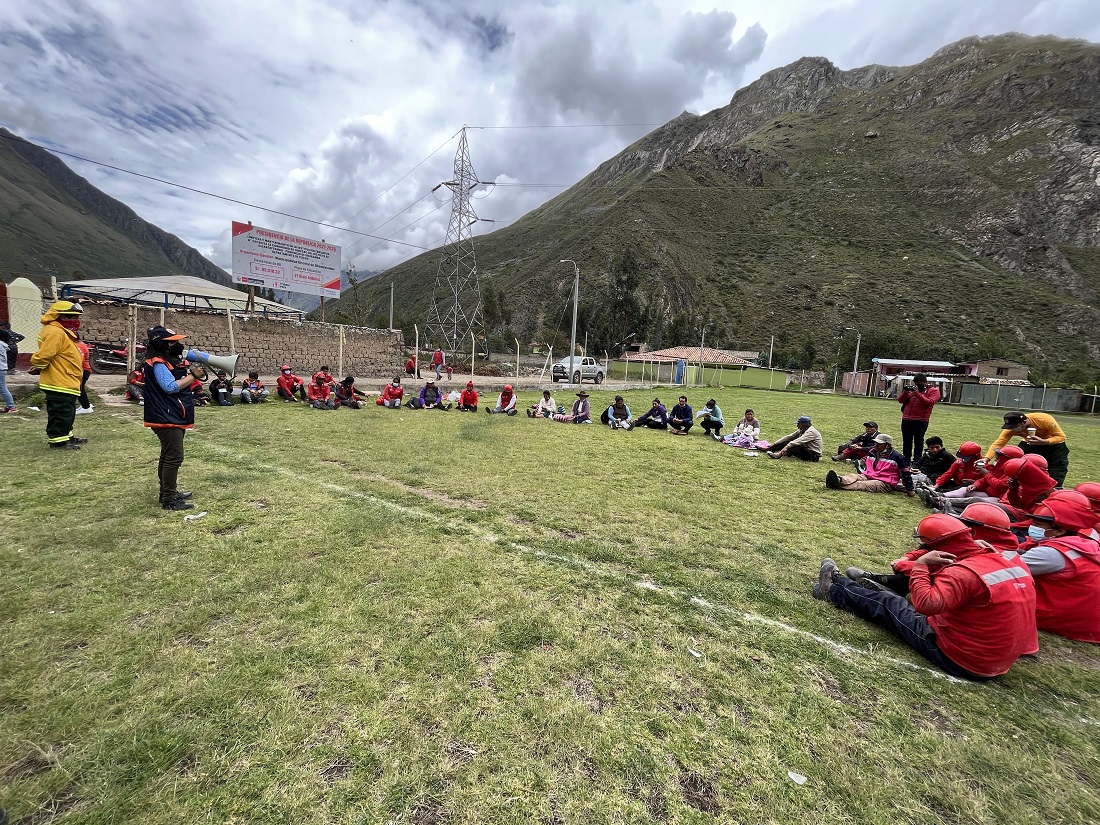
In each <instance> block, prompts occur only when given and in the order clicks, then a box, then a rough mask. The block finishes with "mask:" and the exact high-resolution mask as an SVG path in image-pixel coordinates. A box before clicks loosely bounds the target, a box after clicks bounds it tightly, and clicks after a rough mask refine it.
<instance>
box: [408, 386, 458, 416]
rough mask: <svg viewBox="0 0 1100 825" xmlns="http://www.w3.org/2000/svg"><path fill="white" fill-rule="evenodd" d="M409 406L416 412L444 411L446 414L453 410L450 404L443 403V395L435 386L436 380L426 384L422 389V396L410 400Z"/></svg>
mask: <svg viewBox="0 0 1100 825" xmlns="http://www.w3.org/2000/svg"><path fill="white" fill-rule="evenodd" d="M409 406H410V407H412V408H413V409H414V410H443V411H444V412H446V411H447V410H449V409H450V408H451V405H450V404H445V403H444V402H443V393H442V392H440V391H439V387H437V386H436V385H435V379H434V378H429V379H427V380H426V381H425V382H424V386H423V387H421V388H420V395H419V396H417V397H416V398H412V399H410V400H409Z"/></svg>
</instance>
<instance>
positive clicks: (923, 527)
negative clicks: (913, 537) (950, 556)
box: [917, 513, 970, 547]
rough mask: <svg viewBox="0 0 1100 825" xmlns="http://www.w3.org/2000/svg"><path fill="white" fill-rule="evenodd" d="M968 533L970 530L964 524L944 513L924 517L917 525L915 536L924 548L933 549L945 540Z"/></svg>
mask: <svg viewBox="0 0 1100 825" xmlns="http://www.w3.org/2000/svg"><path fill="white" fill-rule="evenodd" d="M969 532H970V529H969V528H968V527H967V526H966V525H965V524H963V523H962V522H961V521H959V520H958V519H957V518H955V517H954V516H948V515H946V514H944V513H936V514H935V515H931V516H925V517H924V518H922V519H921V520H920V524H918V525H917V535H918V536H919V537H920V540H921V544H923V545H925V546H926V547H935V546H936V545H937V544H939V543H940V542H941V541H944V540H945V539H949V538H951V537H952V536H960V535H962V534H964V533H969Z"/></svg>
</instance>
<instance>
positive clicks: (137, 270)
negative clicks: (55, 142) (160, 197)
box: [0, 129, 230, 284]
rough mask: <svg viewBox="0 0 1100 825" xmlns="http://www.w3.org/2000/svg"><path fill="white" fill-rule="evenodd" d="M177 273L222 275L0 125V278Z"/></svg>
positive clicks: (225, 280) (223, 280)
mask: <svg viewBox="0 0 1100 825" xmlns="http://www.w3.org/2000/svg"><path fill="white" fill-rule="evenodd" d="M76 271H80V272H82V273H83V274H84V277H86V278H119V277H136V276H145V277H148V276H151V275H174V274H185V275H195V276H198V277H200V278H206V279H207V280H210V281H215V282H217V283H220V284H229V283H230V277H229V275H228V274H227V273H226V272H225V271H224V270H222V269H220V268H218V267H216V266H214V264H212V263H210V261H208V260H207V259H206V258H204V257H203V256H202V255H200V254H199V252H198V251H197V250H195V249H193V248H191V247H190V246H188V245H187V244H185V243H184V242H183V241H181V240H180V239H179V238H177V237H176V236H175V235H171V234H169V233H168V232H165V231H164V230H163V229H160V228H159V227H156V226H154V225H153V224H151V223H147V222H146V221H144V220H142V219H141V218H140V217H139V216H138V215H137V213H136V212H134V210H132V209H131V208H130V207H128V206H126V204H124V203H122V202H120V201H117V200H115V199H114V198H112V197H109V196H108V195H105V194H104V193H103V192H101V191H100V190H98V189H96V188H95V187H94V186H92V185H91V184H90V183H88V181H86V180H85V179H84V178H82V177H80V176H79V175H77V174H76V173H75V172H73V171H72V170H71V169H69V167H68V166H66V165H65V164H64V163H63V162H62V161H61V160H59V159H58V158H57V157H56V156H54V155H52V154H50V153H49V152H47V151H46V150H45V149H42V148H41V147H39V146H35V145H34V144H33V143H28V142H26V141H24V140H22V139H20V138H18V136H16V135H13V134H12V133H11V132H8V131H7V130H6V129H0V272H3V274H4V278H5V280H7V279H9V278H10V277H13V276H15V275H17V274H18V275H28V276H30V277H32V278H33V279H35V280H43V279H47V278H48V277H49V275H50V274H53V275H55V276H57V277H58V279H61V280H64V279H69V278H71V277H72V276H73V273H74V272H76Z"/></svg>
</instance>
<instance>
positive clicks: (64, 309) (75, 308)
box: [50, 301, 84, 315]
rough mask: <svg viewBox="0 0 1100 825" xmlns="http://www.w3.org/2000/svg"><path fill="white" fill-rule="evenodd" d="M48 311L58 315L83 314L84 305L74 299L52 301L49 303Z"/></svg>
mask: <svg viewBox="0 0 1100 825" xmlns="http://www.w3.org/2000/svg"><path fill="white" fill-rule="evenodd" d="M50 312H56V313H57V314H58V315H83V314H84V307H82V306H81V305H80V304H78V303H76V302H75V301H54V302H53V303H52V304H50Z"/></svg>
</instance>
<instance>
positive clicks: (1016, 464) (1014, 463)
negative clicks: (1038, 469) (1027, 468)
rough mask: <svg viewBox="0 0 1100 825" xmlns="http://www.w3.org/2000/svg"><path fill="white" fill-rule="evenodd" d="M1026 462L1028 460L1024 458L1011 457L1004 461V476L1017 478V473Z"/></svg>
mask: <svg viewBox="0 0 1100 825" xmlns="http://www.w3.org/2000/svg"><path fill="white" fill-rule="evenodd" d="M1026 464H1027V462H1026V461H1024V460H1023V459H1022V458H1010V459H1009V460H1008V461H1006V462H1005V463H1004V471H1003V472H1004V477H1005V478H1016V476H1017V474H1019V472H1020V470H1021V469H1022V468H1023V467H1024V465H1026Z"/></svg>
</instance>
